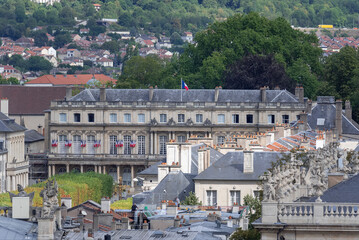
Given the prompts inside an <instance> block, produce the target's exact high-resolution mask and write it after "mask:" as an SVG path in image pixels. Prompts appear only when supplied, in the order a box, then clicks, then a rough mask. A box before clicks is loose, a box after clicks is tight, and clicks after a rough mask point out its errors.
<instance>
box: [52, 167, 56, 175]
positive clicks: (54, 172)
mask: <svg viewBox="0 0 359 240" xmlns="http://www.w3.org/2000/svg"><path fill="white" fill-rule="evenodd" d="M55 174H56V171H55V164H54V165H52V176H54V175H55Z"/></svg>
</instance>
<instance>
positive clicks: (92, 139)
mask: <svg viewBox="0 0 359 240" xmlns="http://www.w3.org/2000/svg"><path fill="white" fill-rule="evenodd" d="M94 144H95V136H93V135H89V136H87V143H86V148H87V154H92V155H93V154H95V147H94V146H93V145H94Z"/></svg>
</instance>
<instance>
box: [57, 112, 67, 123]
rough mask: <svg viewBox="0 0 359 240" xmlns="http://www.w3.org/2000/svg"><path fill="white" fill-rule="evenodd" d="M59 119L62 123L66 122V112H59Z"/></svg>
mask: <svg viewBox="0 0 359 240" xmlns="http://www.w3.org/2000/svg"><path fill="white" fill-rule="evenodd" d="M59 121H60V122H62V123H65V122H67V114H66V113H60V114H59Z"/></svg>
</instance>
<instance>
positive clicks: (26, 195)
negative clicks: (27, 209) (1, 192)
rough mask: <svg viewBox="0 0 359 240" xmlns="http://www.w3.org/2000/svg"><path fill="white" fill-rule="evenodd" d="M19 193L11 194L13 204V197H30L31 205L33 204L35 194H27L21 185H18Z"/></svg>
mask: <svg viewBox="0 0 359 240" xmlns="http://www.w3.org/2000/svg"><path fill="white" fill-rule="evenodd" d="M17 191H18V192H19V193H18V194H14V193H11V192H9V195H10V200H11V202H12V198H13V197H29V198H30V203H32V199H33V198H34V195H35V192H32V193H29V194H28V193H27V192H25V190H24V188H23V186H21V185H20V184H18V185H17ZM30 205H32V204H30Z"/></svg>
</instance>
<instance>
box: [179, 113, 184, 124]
mask: <svg viewBox="0 0 359 240" xmlns="http://www.w3.org/2000/svg"><path fill="white" fill-rule="evenodd" d="M178 122H179V123H184V114H178Z"/></svg>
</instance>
